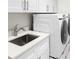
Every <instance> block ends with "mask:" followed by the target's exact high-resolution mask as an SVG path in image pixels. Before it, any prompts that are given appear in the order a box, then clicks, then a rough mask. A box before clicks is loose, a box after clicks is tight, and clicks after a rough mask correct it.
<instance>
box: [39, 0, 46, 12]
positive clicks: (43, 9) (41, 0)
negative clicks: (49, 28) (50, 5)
mask: <svg viewBox="0 0 79 59" xmlns="http://www.w3.org/2000/svg"><path fill="white" fill-rule="evenodd" d="M38 4H39V11H40V12H46V11H47V0H39V3H38Z"/></svg>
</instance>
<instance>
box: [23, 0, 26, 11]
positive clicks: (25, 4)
mask: <svg viewBox="0 0 79 59" xmlns="http://www.w3.org/2000/svg"><path fill="white" fill-rule="evenodd" d="M23 9H24V10H26V0H24V8H23Z"/></svg>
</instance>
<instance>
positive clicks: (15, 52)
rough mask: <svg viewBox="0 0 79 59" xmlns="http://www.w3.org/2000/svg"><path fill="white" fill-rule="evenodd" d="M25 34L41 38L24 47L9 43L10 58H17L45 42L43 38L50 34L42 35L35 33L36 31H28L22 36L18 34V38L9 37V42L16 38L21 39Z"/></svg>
mask: <svg viewBox="0 0 79 59" xmlns="http://www.w3.org/2000/svg"><path fill="white" fill-rule="evenodd" d="M25 34H33V35H38V36H40V37H38V38H36V39H35V40H33V41H31V42H29V43H27V44H25V45H23V46H18V45H16V44H13V43H11V42H8V57H10V58H13V59H14V58H16V57H17V56H19V55H20V54H22V53H23V52H24V51H26V50H28V49H30V48H31V47H32V46H34V45H36V44H37V43H38V42H40V41H41V40H43V38H45V37H47V36H49V34H48V33H41V32H35V31H26V32H23V33H21V34H18V35H17V36H9V38H8V40H9V41H10V40H13V39H15V38H18V37H21V36H23V35H25Z"/></svg>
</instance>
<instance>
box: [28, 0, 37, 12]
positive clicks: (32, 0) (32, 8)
mask: <svg viewBox="0 0 79 59" xmlns="http://www.w3.org/2000/svg"><path fill="white" fill-rule="evenodd" d="M28 11H29V12H37V11H38V0H28Z"/></svg>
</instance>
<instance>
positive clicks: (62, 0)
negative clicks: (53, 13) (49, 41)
mask: <svg viewBox="0 0 79 59" xmlns="http://www.w3.org/2000/svg"><path fill="white" fill-rule="evenodd" d="M58 13H70V0H58Z"/></svg>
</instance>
